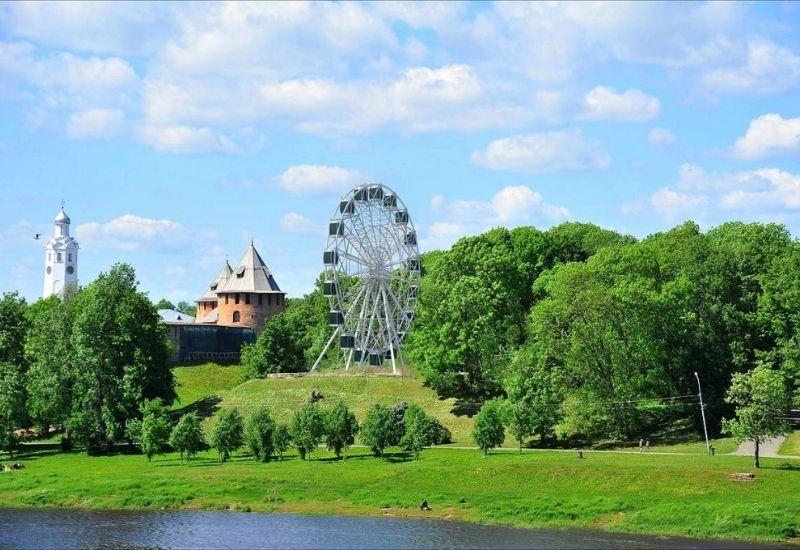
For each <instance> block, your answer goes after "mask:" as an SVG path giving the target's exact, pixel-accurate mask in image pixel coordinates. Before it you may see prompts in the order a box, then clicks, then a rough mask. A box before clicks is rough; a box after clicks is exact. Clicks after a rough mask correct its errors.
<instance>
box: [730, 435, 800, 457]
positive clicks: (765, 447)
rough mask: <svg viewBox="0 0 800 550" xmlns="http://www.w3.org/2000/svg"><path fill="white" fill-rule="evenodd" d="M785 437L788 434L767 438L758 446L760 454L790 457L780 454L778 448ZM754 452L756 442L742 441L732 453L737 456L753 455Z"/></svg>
mask: <svg viewBox="0 0 800 550" xmlns="http://www.w3.org/2000/svg"><path fill="white" fill-rule="evenodd" d="M784 439H786V436H783V435H779V436H778V437H773V438H772V439H767V440H766V441H764V442H763V443H762V444H761V445H759V446H758V455H759V456H766V457H771V458H790V457H784V456H782V455H780V454H778V450H779V449H780V448H781V443H783V440H784ZM754 452H755V444H754V443H753V442H752V441H742V443H741V444H740V445H739V448H738V449H736V450H735V451H733V452H732V453H731V454H732V455H737V456H753V453H754Z"/></svg>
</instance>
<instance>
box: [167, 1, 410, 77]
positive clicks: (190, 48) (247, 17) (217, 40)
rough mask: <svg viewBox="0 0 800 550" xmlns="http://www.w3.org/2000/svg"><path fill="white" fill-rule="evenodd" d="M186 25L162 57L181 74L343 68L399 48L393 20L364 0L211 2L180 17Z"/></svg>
mask: <svg viewBox="0 0 800 550" xmlns="http://www.w3.org/2000/svg"><path fill="white" fill-rule="evenodd" d="M179 27H180V29H179V32H177V33H175V35H174V38H173V39H172V40H170V41H169V42H168V43H167V45H166V47H165V48H164V49H163V51H162V53H161V61H162V63H164V66H165V68H168V69H169V70H171V71H175V72H179V73H182V74H193V75H199V74H216V75H224V76H227V77H230V76H245V77H247V76H252V75H253V74H261V75H273V76H278V75H281V76H296V75H297V74H298V72H299V70H298V69H299V68H301V67H302V68H303V69H304V70H305V71H309V72H317V71H319V70H342V71H344V70H345V69H346V68H347V67H348V65H350V64H352V65H353V66H359V65H362V64H371V63H375V62H377V61H378V60H379V59H380V57H381V56H382V55H385V53H384V52H386V51H387V50H389V51H392V50H394V49H396V48H398V46H397V40H396V38H395V35H394V33H393V32H392V30H391V28H389V26H388V25H387V23H386V22H385V21H384V20H383V19H382V18H380V17H379V16H377V15H376V14H374V13H373V12H372V11H371V10H369V9H367V6H365V5H361V4H357V3H322V2H288V3H278V2H252V3H245V2H218V3H209V4H203V5H201V6H200V9H197V10H196V11H195V12H194V13H190V14H189V15H188V16H184V17H181V18H179Z"/></svg>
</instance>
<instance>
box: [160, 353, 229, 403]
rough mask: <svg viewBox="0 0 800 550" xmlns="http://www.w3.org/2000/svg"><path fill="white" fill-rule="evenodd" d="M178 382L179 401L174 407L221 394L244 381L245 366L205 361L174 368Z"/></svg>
mask: <svg viewBox="0 0 800 550" xmlns="http://www.w3.org/2000/svg"><path fill="white" fill-rule="evenodd" d="M172 373H173V374H174V375H175V381H176V382H177V388H176V389H177V391H178V401H177V402H175V404H174V405H173V408H175V409H179V408H182V407H186V406H187V405H191V404H192V403H195V402H197V401H200V400H201V399H203V398H206V397H211V396H213V395H220V394H222V393H224V392H225V391H227V390H230V389H231V388H234V387H235V386H236V385H237V384H239V382H241V381H242V377H243V375H244V367H242V366H241V365H227V366H223V365H218V364H216V363H205V364H202V365H191V366H186V367H175V368H173V369H172Z"/></svg>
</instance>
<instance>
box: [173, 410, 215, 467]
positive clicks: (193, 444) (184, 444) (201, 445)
mask: <svg viewBox="0 0 800 550" xmlns="http://www.w3.org/2000/svg"><path fill="white" fill-rule="evenodd" d="M169 444H170V447H172V448H173V449H175V450H176V451H178V452H179V453H180V454H181V463H183V461H184V456H185V457H186V460H187V461H188V460H189V459H190V458H191V457H193V456H194V455H196V454H197V453H199V452H200V451H204V450H205V449H207V448H208V443H206V438H205V436H204V435H203V429H202V428H201V427H200V420H199V419H198V418H197V414H196V413H194V412H190V413H187V414H184V415H183V416H182V417H181V419H180V420H179V421H178V423H177V424H176V425H175V427H174V428H173V429H172V433H171V434H170V436H169Z"/></svg>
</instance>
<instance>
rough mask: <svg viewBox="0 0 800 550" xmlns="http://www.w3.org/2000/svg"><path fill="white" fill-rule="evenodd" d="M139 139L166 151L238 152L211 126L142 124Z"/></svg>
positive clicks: (235, 147) (228, 139) (233, 145)
mask: <svg viewBox="0 0 800 550" xmlns="http://www.w3.org/2000/svg"><path fill="white" fill-rule="evenodd" d="M138 136H139V139H140V140H141V141H142V142H143V143H145V144H147V145H149V146H150V147H152V148H153V149H155V150H156V151H162V152H166V153H238V152H240V150H239V148H238V147H237V146H236V144H235V143H233V141H231V140H230V138H228V137H227V136H225V135H222V134H219V133H217V132H216V131H214V130H213V129H211V128H207V127H206V128H196V127H192V126H142V127H140V128H139V130H138Z"/></svg>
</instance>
